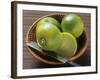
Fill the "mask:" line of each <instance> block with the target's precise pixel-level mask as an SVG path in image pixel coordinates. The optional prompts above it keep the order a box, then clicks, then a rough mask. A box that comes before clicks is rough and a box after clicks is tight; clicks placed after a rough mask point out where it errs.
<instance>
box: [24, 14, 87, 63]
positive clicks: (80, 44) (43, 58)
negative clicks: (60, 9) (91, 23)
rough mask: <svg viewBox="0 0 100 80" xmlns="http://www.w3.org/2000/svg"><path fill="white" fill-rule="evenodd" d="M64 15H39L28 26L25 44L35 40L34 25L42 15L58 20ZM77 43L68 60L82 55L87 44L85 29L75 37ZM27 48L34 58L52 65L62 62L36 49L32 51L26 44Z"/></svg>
mask: <svg viewBox="0 0 100 80" xmlns="http://www.w3.org/2000/svg"><path fill="white" fill-rule="evenodd" d="M64 16H65V14H49V15H45V16H43V17H40V18H39V19H37V20H36V21H35V22H34V23H33V24H32V25H31V26H30V27H29V30H28V32H27V34H26V44H27V43H29V42H31V41H35V42H36V34H35V33H36V25H37V23H38V22H39V21H40V20H41V19H43V18H44V17H53V18H55V19H57V20H58V21H59V22H61V20H62V18H63V17H64ZM77 43H78V49H77V52H76V53H75V55H74V56H73V57H71V58H70V59H69V61H74V60H76V59H78V58H79V57H80V56H82V55H83V54H84V52H85V51H86V49H87V46H88V36H87V32H86V29H84V31H83V33H82V35H81V36H80V37H79V38H77ZM27 49H28V50H29V52H30V53H31V54H32V56H33V57H35V58H36V59H38V60H39V61H42V62H44V63H46V64H52V65H59V64H63V63H62V62H60V61H58V60H56V59H54V58H51V57H48V56H46V55H43V54H41V53H40V52H38V51H34V50H32V49H31V48H30V47H28V46H27Z"/></svg>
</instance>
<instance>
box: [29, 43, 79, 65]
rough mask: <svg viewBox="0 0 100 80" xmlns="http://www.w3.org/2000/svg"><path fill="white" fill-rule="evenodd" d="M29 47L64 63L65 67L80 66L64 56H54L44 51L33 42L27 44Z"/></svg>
mask: <svg viewBox="0 0 100 80" xmlns="http://www.w3.org/2000/svg"><path fill="white" fill-rule="evenodd" d="M27 46H28V47H31V48H33V49H35V50H36V51H39V52H40V53H41V54H43V55H46V56H49V57H51V58H54V59H56V60H58V61H60V62H62V63H64V65H67V66H68V65H71V66H73V67H74V66H80V65H79V64H77V63H75V62H73V61H69V60H68V59H67V58H65V57H62V56H59V55H54V54H52V53H50V52H47V51H44V50H42V49H41V48H40V47H39V46H38V44H37V43H36V42H35V41H31V42H29V43H27Z"/></svg>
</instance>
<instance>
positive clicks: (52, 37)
mask: <svg viewBox="0 0 100 80" xmlns="http://www.w3.org/2000/svg"><path fill="white" fill-rule="evenodd" d="M60 33H61V32H60V30H59V29H58V28H57V27H56V26H55V25H53V24H51V23H49V22H45V23H43V24H40V25H39V26H38V28H37V29H36V40H37V43H38V45H39V46H40V47H41V48H42V49H44V50H48V51H54V50H56V49H58V48H59V47H60V45H61V36H60V35H61V34H60Z"/></svg>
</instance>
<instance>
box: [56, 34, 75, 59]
mask: <svg viewBox="0 0 100 80" xmlns="http://www.w3.org/2000/svg"><path fill="white" fill-rule="evenodd" d="M61 36H62V44H61V46H60V48H59V49H58V50H57V51H56V53H57V54H58V55H60V56H62V57H66V58H67V59H68V58H71V57H72V56H74V55H75V53H76V51H77V41H76V38H75V37H74V36H73V35H72V34H70V33H68V32H63V33H61Z"/></svg>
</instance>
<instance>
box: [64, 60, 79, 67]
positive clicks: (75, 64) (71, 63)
mask: <svg viewBox="0 0 100 80" xmlns="http://www.w3.org/2000/svg"><path fill="white" fill-rule="evenodd" d="M65 65H67V66H73V67H77V66H80V65H79V64H77V63H75V62H72V61H67V62H66V63H65Z"/></svg>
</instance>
